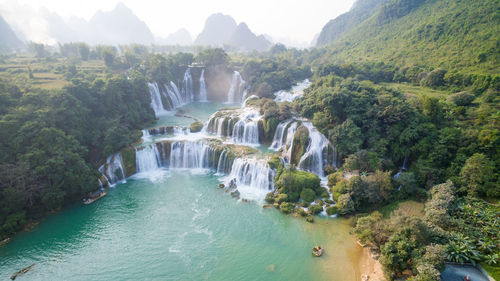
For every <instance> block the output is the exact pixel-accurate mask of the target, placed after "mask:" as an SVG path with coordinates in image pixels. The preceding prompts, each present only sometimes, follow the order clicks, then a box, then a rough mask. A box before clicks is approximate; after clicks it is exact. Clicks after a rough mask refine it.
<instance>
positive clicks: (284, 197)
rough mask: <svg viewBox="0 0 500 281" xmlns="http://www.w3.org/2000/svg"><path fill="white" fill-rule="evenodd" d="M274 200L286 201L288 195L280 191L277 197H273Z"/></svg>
mask: <svg viewBox="0 0 500 281" xmlns="http://www.w3.org/2000/svg"><path fill="white" fill-rule="evenodd" d="M275 201H276V202H278V203H279V204H281V203H283V202H286V201H288V195H286V194H283V193H281V194H279V195H278V198H277V199H275Z"/></svg>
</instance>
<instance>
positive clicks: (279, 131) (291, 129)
mask: <svg viewBox="0 0 500 281" xmlns="http://www.w3.org/2000/svg"><path fill="white" fill-rule="evenodd" d="M296 129H297V122H295V121H284V122H281V123H279V124H278V126H277V127H276V131H275V132H274V138H273V142H272V144H271V146H270V147H269V148H270V149H274V150H279V149H280V148H282V147H285V146H290V145H291V144H292V141H293V136H294V135H295V131H296Z"/></svg>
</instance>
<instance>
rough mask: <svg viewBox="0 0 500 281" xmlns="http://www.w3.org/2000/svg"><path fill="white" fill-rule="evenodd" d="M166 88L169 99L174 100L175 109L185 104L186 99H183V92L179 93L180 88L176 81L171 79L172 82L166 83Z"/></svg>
mask: <svg viewBox="0 0 500 281" xmlns="http://www.w3.org/2000/svg"><path fill="white" fill-rule="evenodd" d="M165 88H166V89H167V93H166V94H167V96H168V99H169V100H170V101H171V102H172V106H171V108H172V109H175V108H177V107H179V106H181V105H183V104H184V100H183V99H182V96H181V94H180V93H179V89H177V86H176V85H175V84H174V82H172V81H170V84H169V85H168V84H166V85H165Z"/></svg>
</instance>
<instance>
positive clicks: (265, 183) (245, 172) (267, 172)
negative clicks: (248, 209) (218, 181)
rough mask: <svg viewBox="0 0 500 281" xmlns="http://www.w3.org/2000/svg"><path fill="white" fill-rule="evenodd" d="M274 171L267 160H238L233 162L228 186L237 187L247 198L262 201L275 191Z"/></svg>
mask: <svg viewBox="0 0 500 281" xmlns="http://www.w3.org/2000/svg"><path fill="white" fill-rule="evenodd" d="M273 178H274V171H273V170H272V169H271V168H269V165H268V164H267V159H255V158H237V159H235V160H234V161H233V165H232V167H231V173H230V174H229V175H228V176H227V178H226V185H229V186H233V185H236V186H237V188H238V191H240V193H243V195H244V197H245V198H249V197H250V198H251V199H262V197H263V196H265V194H266V193H268V192H269V191H271V190H273V189H274V183H273Z"/></svg>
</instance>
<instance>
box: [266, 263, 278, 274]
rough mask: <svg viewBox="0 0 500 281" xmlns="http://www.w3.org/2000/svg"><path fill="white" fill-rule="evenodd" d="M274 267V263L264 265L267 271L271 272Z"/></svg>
mask: <svg viewBox="0 0 500 281" xmlns="http://www.w3.org/2000/svg"><path fill="white" fill-rule="evenodd" d="M275 269H276V266H275V265H274V264H270V265H268V266H267V267H266V271H267V272H273V271H274V270H275Z"/></svg>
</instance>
